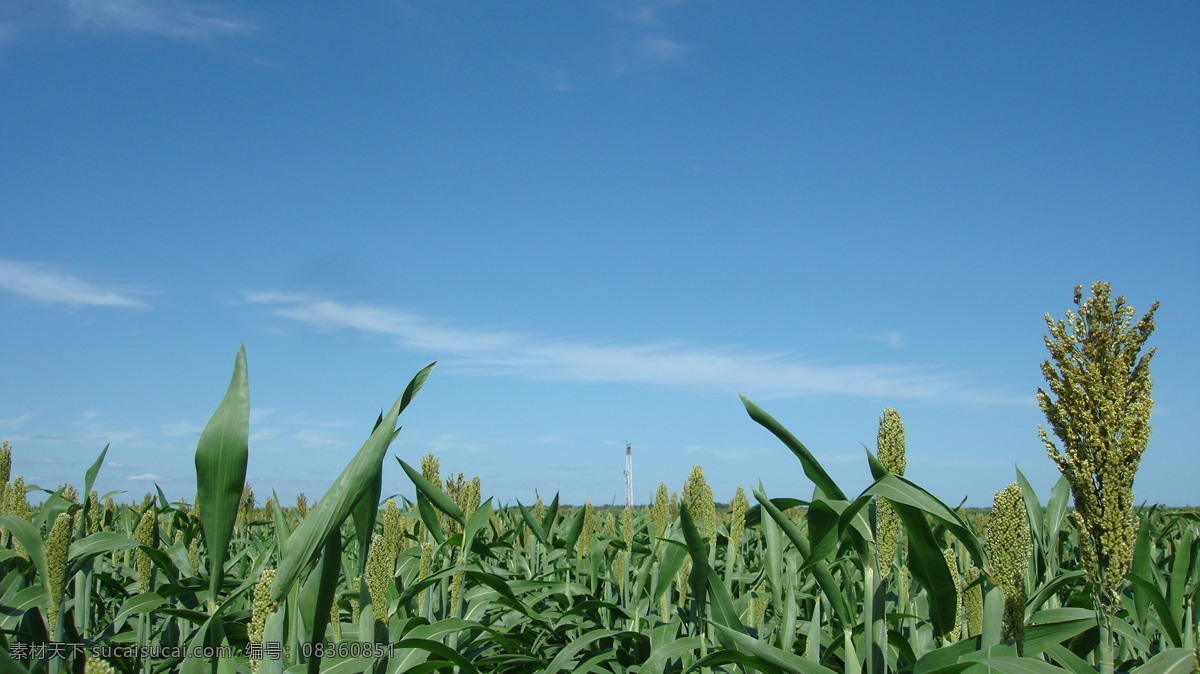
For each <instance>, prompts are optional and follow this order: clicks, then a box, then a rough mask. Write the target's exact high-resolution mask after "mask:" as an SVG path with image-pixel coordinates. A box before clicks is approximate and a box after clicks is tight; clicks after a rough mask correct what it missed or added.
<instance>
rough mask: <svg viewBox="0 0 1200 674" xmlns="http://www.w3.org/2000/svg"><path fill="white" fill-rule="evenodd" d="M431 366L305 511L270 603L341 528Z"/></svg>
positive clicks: (290, 541)
mask: <svg viewBox="0 0 1200 674" xmlns="http://www.w3.org/2000/svg"><path fill="white" fill-rule="evenodd" d="M433 365H434V364H432V363H431V364H430V365H429V366H427V367H426V368H425V369H424V370H421V371H420V372H418V373H417V375H416V376H415V377H413V379H412V381H411V382H409V384H408V387H407V388H406V389H405V391H404V394H403V395H401V396H400V398H399V399H398V400H397V401H396V402H395V404H393V405H392V408H391V409H390V410H388V413H387V416H386V417H385V418H384V421H383V423H382V424H381V425H379V426H378V427H376V429H375V431H374V432H372V433H371V437H369V438H368V439H367V441H366V443H364V444H363V446H362V449H360V450H358V453H357V454H355V455H354V458H352V459H351V460H350V463H349V464H348V465H347V466H346V468H345V469H343V470H342V473H341V475H339V476H338V478H337V479H336V480H334V482H333V484H332V485H331V486H330V487H329V490H328V491H326V492H325V496H324V497H322V498H321V500H320V501H317V505H316V506H315V507H314V508H313V509H312V510H311V511H309V513H308V515H307V516H306V517H305V518H304V520H303V521H302V522H300V524H299V526H297V527H296V530H295V531H293V532H292V535H291V536H290V537H289V538H288V542H287V546H286V549H285V552H284V555H283V559H282V561H281V562H280V564H279V569H278V571H277V573H276V575H275V581H274V582H273V583H272V584H271V600H272V601H276V602H278V601H282V600H283V597H284V596H285V595H286V594H287V593H288V590H289V589H290V588H291V587H292V585H293V584H294V583H295V582H296V578H297V577H298V576H299V574H300V571H301V570H302V569H303V568H304V567H306V566H307V565H308V564H309V562H310V561H311V560H312V559H313V556H314V555H315V554H316V552H317V549H318V548H320V547H321V546H322V545H323V544H324V543H325V541H326V539H327V538H328V537H329V534H330V533H331V532H333V531H335V530H337V529H338V528H339V527H341V526H342V522H344V521H346V517H348V516H349V515H350V511H351V509H352V508H353V507H354V504H355V503H356V502H357V501H358V499H359V497H361V495H362V493H363V492H364V491H365V490H366V489H367V488H368V487H370V485H371V480H373V479H374V476H375V472H376V471H377V470H378V468H379V464H380V462H381V461H383V457H384V455H386V454H387V449H388V446H389V445H391V443H392V441H393V440H394V439H395V438H396V432H397V431H395V430H393V429H395V427H396V419H397V418H398V417H399V416H400V411H401V410H402V409H403V408H404V407H405V406H406V405H407V404H408V402H409V401H411V400H412V397H413V395H415V394H416V392H417V390H419V389H420V388H421V385H422V384H423V383H424V382H425V380H426V379H427V378H428V376H429V371H430V370H431V369H433Z"/></svg>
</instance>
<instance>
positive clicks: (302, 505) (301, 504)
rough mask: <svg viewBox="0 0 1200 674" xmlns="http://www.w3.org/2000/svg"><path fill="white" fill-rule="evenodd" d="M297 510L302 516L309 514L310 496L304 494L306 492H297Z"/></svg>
mask: <svg viewBox="0 0 1200 674" xmlns="http://www.w3.org/2000/svg"><path fill="white" fill-rule="evenodd" d="M296 512H298V513H300V516H301V517H304V516H305V515H307V514H308V497H307V496H305V495H304V492H300V493H299V494H296Z"/></svg>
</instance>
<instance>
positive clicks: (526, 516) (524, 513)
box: [517, 501, 550, 547]
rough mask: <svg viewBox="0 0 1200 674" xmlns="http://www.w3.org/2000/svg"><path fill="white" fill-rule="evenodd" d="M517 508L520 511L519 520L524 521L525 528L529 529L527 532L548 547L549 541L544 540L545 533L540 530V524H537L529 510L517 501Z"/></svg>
mask: <svg viewBox="0 0 1200 674" xmlns="http://www.w3.org/2000/svg"><path fill="white" fill-rule="evenodd" d="M517 508H518V509H519V510H520V511H521V519H522V520H524V521H525V526H527V527H529V530H530V531H532V532H533V535H534V536H535V537H536V538H537V539H538V540H539V541H541V543H542V545H545V546H547V547H549V546H550V539H548V538H546V532H545V531H544V530H543V529H542V523H541V522H538V521H537V518H536V517H534V516H533V513H532V512H531V511H530V510H529V508H526V507H525V506H523V505H521V502H520V501H517Z"/></svg>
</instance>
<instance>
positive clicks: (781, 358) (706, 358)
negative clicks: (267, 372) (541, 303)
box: [243, 292, 1023, 404]
mask: <svg viewBox="0 0 1200 674" xmlns="http://www.w3.org/2000/svg"><path fill="white" fill-rule="evenodd" d="M243 297H244V299H245V301H246V302H248V303H250V304H259V305H264V306H270V307H271V308H272V312H273V313H274V314H275V315H277V316H280V317H282V318H287V319H289V320H292V321H296V322H297V323H301V324H304V325H308V326H310V327H313V328H317V329H320V330H337V329H349V330H357V331H360V332H365V333H370V334H379V335H387V336H390V337H393V338H395V339H397V340H398V341H399V342H400V343H401V344H403V345H404V346H406V347H408V348H411V349H415V350H419V351H425V352H430V353H432V354H434V355H436V356H437V357H439V358H440V359H443V360H444V361H445V362H446V363H447V365H453V366H454V367H456V368H457V369H459V370H466V371H473V372H480V373H484V374H507V375H518V376H526V377H532V378H535V379H542V380H554V381H573V382H586V383H623V384H639V385H647V386H665V387H673V388H684V389H693V390H706V391H741V392H745V393H748V394H751V395H753V396H760V397H764V396H765V397H797V396H817V395H848V396H865V397H883V398H905V399H946V400H958V401H964V402H979V403H991V404H995V403H1001V404H1008V403H1014V402H1016V401H1015V399H1009V398H1003V397H1000V396H998V395H995V394H993V393H991V392H986V391H979V390H974V389H971V388H969V387H967V386H966V385H964V383H963V382H962V378H961V377H958V376H953V375H947V374H941V373H932V372H928V371H925V370H920V369H917V368H913V367H902V366H887V365H883V366H875V365H848V366H837V365H825V364H820V363H813V362H800V361H797V360H795V359H793V358H790V357H788V356H787V355H786V354H752V353H745V352H734V351H731V350H727V349H703V348H694V347H680V346H678V345H673V344H601V343H594V342H580V341H566V340H554V339H546V338H541V337H537V336H533V335H528V334H519V333H510V332H495V331H487V330H479V329H472V328H463V327H455V326H451V325H447V324H445V323H443V322H438V321H434V320H431V319H429V318H426V317H424V316H420V315H417V314H413V313H408V312H402V311H398V310H396V309H392V308H389V307H379V306H371V305H365V304H349V303H344V302H340V301H336V300H331V299H328V298H325V297H320V296H315V295H307V294H297V293H284V292H248V293H244V294H243ZM1022 404H1023V403H1022Z"/></svg>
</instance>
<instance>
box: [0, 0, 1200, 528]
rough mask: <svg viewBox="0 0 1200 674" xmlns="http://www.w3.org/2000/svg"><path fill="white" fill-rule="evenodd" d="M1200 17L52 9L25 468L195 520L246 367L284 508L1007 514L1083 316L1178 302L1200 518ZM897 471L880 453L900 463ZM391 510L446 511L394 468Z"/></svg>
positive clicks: (994, 11)
mask: <svg viewBox="0 0 1200 674" xmlns="http://www.w3.org/2000/svg"><path fill="white" fill-rule="evenodd" d="M1198 119H1200V6H1198V5H1196V4H1195V3H1183V2H1178V3H1171V2H1165V3H1136V4H1135V3H1126V4H1100V5H1091V4H1089V5H1082V4H1071V3H1062V4H1055V5H1046V4H1044V3H922V4H920V5H913V4H911V3H906V4H892V5H868V4H839V5H817V4H809V3H731V2H716V1H701V0H689V1H686V2H684V1H678V2H638V1H590V0H584V1H582V2H571V3H553V4H551V3H520V4H518V6H516V7H514V6H512V4H510V3H454V2H425V1H421V0H414V1H411V2H401V1H398V0H377V1H373V0H368V1H364V2H359V3H352V4H345V3H319V2H286V3H284V2H255V3H233V2H225V1H219V0H218V1H214V2H206V3H199V2H191V1H190V0H49V1H46V0H36V1H35V0H15V2H8V3H6V4H5V6H4V7H3V8H2V9H0V157H3V159H2V161H0V204H3V208H2V209H0V227H2V228H3V233H4V236H3V242H4V243H3V247H2V248H0V311H2V312H3V313H2V315H3V318H4V320H3V324H4V327H3V329H2V330H0V352H3V354H4V358H3V360H2V361H0V380H2V381H3V385H2V386H0V437H2V438H5V439H8V440H9V441H11V443H12V444H13V447H14V463H15V470H16V471H17V472H19V473H21V474H24V475H26V476H27V477H28V478H29V479H30V480H31V481H34V482H36V483H38V484H40V485H42V486H45V487H53V486H55V485H57V484H59V483H61V482H66V481H70V482H74V483H77V484H78V483H81V482H82V477H83V472H84V470H85V469H86V467H87V466H88V465H89V464H90V463H91V461H92V460H94V458H95V456H96V455H97V454H98V453H99V451H100V449H101V448H102V447H103V446H104V445H105V444H106V443H111V447H112V448H111V450H110V452H109V454H108V465H107V466H106V467H105V468H104V470H103V471H102V472H101V475H100V479H99V483H98V485H99V487H100V488H101V489H102V490H118V489H120V490H126V491H127V492H129V494H130V498H137V497H140V495H141V494H143V493H145V492H146V491H148V490H151V489H153V485H154V484H158V485H159V486H161V487H162V489H163V490H164V491H165V492H166V493H167V494H168V495H169V496H172V497H188V498H190V497H191V495H192V494H193V493H194V490H195V478H194V469H193V467H192V466H193V464H192V455H193V452H194V449H195V443H196V439H197V436H198V432H199V430H200V428H202V426H203V425H204V423H205V422H206V421H207V419H208V417H209V415H210V414H211V413H212V411H213V410H214V409H215V407H216V404H217V403H218V402H219V400H220V398H221V395H222V394H223V392H224V389H225V386H226V385H227V383H228V377H229V373H230V370H231V366H232V363H233V357H234V354H235V352H236V350H237V348H238V345H239V344H240V343H243V342H244V343H245V345H246V349H247V353H248V359H249V369H250V386H251V404H252V407H253V413H252V422H251V447H250V466H249V479H250V481H251V482H252V484H253V485H254V487H255V490H256V491H257V492H258V494H259V495H260V497H261V496H262V495H265V494H267V493H269V491H270V489H271V488H274V489H275V490H276V491H277V492H278V493H279V495H280V496H281V497H282V498H283V499H285V500H290V499H292V498H293V497H294V495H295V494H296V493H297V492H300V491H303V492H305V493H307V494H308V496H309V497H310V499H311V498H316V497H318V496H319V495H320V493H321V492H322V491H323V490H324V489H325V488H326V486H327V485H328V484H329V483H330V482H331V481H332V480H333V478H334V477H335V476H336V474H337V473H338V472H339V471H340V470H341V468H342V466H344V465H345V463H346V462H347V461H348V460H349V458H350V456H351V455H352V454H353V453H354V451H356V450H357V449H358V447H359V446H360V445H361V443H362V441H363V440H364V439H365V438H366V436H367V434H368V432H369V430H370V428H371V424H372V423H373V421H374V419H375V416H376V414H377V413H378V412H379V410H380V409H381V408H385V407H387V406H388V405H389V404H390V403H391V402H392V400H394V398H395V397H396V396H397V395H398V394H399V392H400V391H401V390H402V389H403V387H404V385H405V384H406V383H407V382H408V380H409V378H410V377H411V376H412V375H413V374H414V373H415V372H416V371H418V370H419V369H420V368H421V367H423V366H424V365H426V364H427V363H429V362H431V361H434V360H437V361H438V362H439V365H438V367H437V368H436V369H435V371H434V373H433V376H432V377H431V378H430V380H429V382H428V384H427V385H426V388H425V389H424V390H423V391H422V392H421V395H420V396H419V398H418V399H417V400H416V401H415V402H414V404H413V405H412V406H411V407H410V408H409V410H408V411H406V412H405V415H404V417H402V419H401V424H402V425H403V426H404V431H403V433H401V435H400V436H399V438H398V439H397V441H396V443H395V444H394V445H393V449H392V454H394V455H397V456H400V457H401V458H404V459H405V460H406V461H409V462H410V463H415V462H416V461H417V460H419V458H420V456H422V455H424V454H426V453H428V452H430V451H433V452H436V453H437V454H438V455H439V457H440V459H441V461H442V466H443V470H444V471H455V472H457V471H463V472H465V473H467V474H468V475H479V476H480V477H481V478H482V479H483V483H484V491H485V492H486V493H488V494H493V495H495V496H496V497H497V498H498V499H499V500H500V501H504V502H509V503H511V502H513V501H515V500H517V499H520V500H521V501H523V502H526V503H528V502H530V501H532V500H533V499H534V494H535V490H537V491H538V492H539V493H541V494H542V495H545V496H549V495H552V494H553V493H554V492H561V494H562V498H563V500H564V501H565V502H569V503H580V502H582V501H584V500H590V501H592V502H593V503H596V504H600V503H611V502H614V501H615V502H623V494H624V485H623V477H622V468H623V461H624V456H623V454H624V452H623V449H624V446H625V443H626V442H627V441H628V442H632V443H633V445H634V454H635V477H636V494H637V499H638V500H639V501H640V502H645V501H647V500H649V499H650V497H651V496H652V494H653V491H654V488H655V487H656V486H657V484H658V483H659V482H666V483H668V484H669V485H670V486H671V487H672V488H673V489H676V490H678V489H679V488H680V487H681V486H682V484H683V481H684V479H685V478H686V476H687V473H688V471H689V469H690V468H691V466H693V465H696V464H700V465H703V466H704V467H705V470H706V474H707V475H708V476H709V479H710V481H711V482H712V483H713V486H714V490H715V492H716V495H717V497H718V498H719V499H720V500H727V499H728V498H729V496H730V495H732V492H733V490H734V488H735V487H736V486H737V485H746V486H750V485H754V484H756V483H757V482H758V481H760V480H761V481H762V482H763V483H764V484H765V485H766V487H767V490H768V492H769V493H770V494H771V495H773V496H798V497H805V496H807V495H809V494H810V493H811V485H809V484H808V483H807V482H806V480H805V479H804V476H803V474H802V473H801V471H800V466H799V464H798V462H797V461H796V460H795V458H794V457H793V456H792V455H791V454H790V452H788V451H787V450H786V449H785V448H784V447H783V446H782V445H781V444H779V443H778V442H777V441H776V440H775V439H774V438H773V437H772V436H771V435H770V434H768V433H767V432H766V431H765V430H764V429H762V428H761V427H759V426H758V425H757V424H755V423H754V422H753V421H751V420H750V419H749V417H748V416H747V415H746V414H745V412H744V410H743V408H742V406H741V403H740V402H739V400H738V397H737V394H738V393H743V394H745V395H747V396H748V397H750V398H751V399H753V400H755V401H756V402H758V403H759V404H760V405H761V406H763V407H764V409H766V410H767V411H768V412H770V413H772V414H773V415H774V416H775V417H776V418H778V419H779V420H780V421H781V422H783V423H784V424H785V425H786V426H788V427H789V428H790V429H791V430H792V431H793V432H794V433H795V434H796V435H797V436H798V437H799V438H800V439H801V440H803V441H804V442H805V443H806V444H807V445H808V446H809V448H810V449H811V450H813V452H814V453H815V454H816V455H817V456H818V458H819V459H821V460H822V461H823V462H824V463H825V465H826V466H827V467H828V468H829V470H830V471H831V473H832V474H833V475H834V477H835V478H836V479H838V480H839V481H840V482H841V483H842V485H843V487H844V488H845V489H846V490H847V491H851V492H857V491H858V490H861V489H863V488H865V487H866V486H867V485H868V484H869V471H868V468H867V466H866V462H865V460H864V458H863V454H862V447H861V445H862V444H866V445H868V446H871V447H873V446H874V439H875V431H876V424H877V420H878V418H879V416H880V414H881V412H882V410H883V409H884V408H885V407H887V406H892V407H896V408H897V409H899V410H900V411H901V413H902V415H903V417H904V419H905V422H906V425H907V434H908V453H909V457H910V459H909V470H908V474H909V476H910V477H912V478H913V479H914V480H916V481H917V482H918V483H920V484H922V485H924V486H926V487H927V488H929V489H930V490H931V491H933V492H934V493H935V494H936V495H938V496H939V497H941V498H942V499H944V500H946V501H948V502H952V503H958V502H959V501H960V500H962V499H964V498H965V499H967V502H968V503H969V504H972V505H989V504H990V503H991V498H992V494H993V493H994V492H995V491H997V490H999V489H1001V488H1002V487H1003V486H1004V485H1005V484H1007V483H1009V482H1011V481H1012V480H1013V479H1014V467H1019V468H1020V469H1021V470H1022V471H1023V472H1024V473H1025V474H1026V475H1027V476H1028V477H1029V478H1030V480H1031V482H1033V484H1034V486H1035V487H1036V488H1037V489H1038V490H1039V492H1041V493H1042V494H1043V496H1045V495H1046V493H1047V492H1048V490H1049V488H1050V486H1051V485H1052V484H1053V483H1054V481H1055V479H1056V478H1057V470H1056V469H1055V467H1054V466H1053V464H1052V462H1051V461H1050V460H1049V459H1048V458H1047V457H1046V456H1045V452H1044V450H1043V448H1042V447H1041V445H1040V443H1039V441H1038V438H1037V425H1038V423H1040V422H1042V418H1041V413H1040V412H1039V410H1038V409H1037V407H1036V404H1035V403H1034V397H1033V394H1034V392H1035V391H1036V390H1037V388H1038V386H1039V385H1040V384H1041V383H1042V380H1041V375H1040V372H1039V369H1038V366H1039V363H1040V362H1041V360H1042V358H1043V357H1044V353H1045V352H1044V348H1043V346H1042V343H1041V338H1042V335H1043V333H1044V331H1045V330H1044V327H1045V326H1044V323H1043V318H1042V317H1043V315H1044V314H1046V313H1050V314H1052V315H1054V316H1061V315H1062V314H1063V312H1065V311H1066V310H1067V309H1068V308H1071V306H1072V305H1071V293H1072V288H1073V286H1075V285H1076V284H1084V285H1087V284H1090V283H1091V282H1092V281H1095V280H1106V281H1110V282H1111V283H1112V284H1113V286H1114V288H1115V290H1116V291H1117V292H1118V293H1121V294H1124V295H1126V296H1127V297H1128V299H1129V302H1130V303H1131V304H1132V305H1133V306H1135V307H1137V308H1138V309H1139V310H1145V309H1146V308H1148V307H1149V305H1150V303H1151V302H1153V301H1155V300H1159V301H1161V303H1162V308H1161V310H1160V311H1159V314H1158V323H1159V327H1158V330H1157V331H1156V332H1155V334H1154V336H1153V338H1152V340H1151V343H1152V344H1153V345H1155V346H1157V347H1159V352H1158V354H1157V355H1156V356H1155V359H1154V365H1153V373H1154V379H1155V382H1156V383H1155V389H1154V390H1155V396H1154V397H1155V399H1156V401H1157V405H1156V407H1155V416H1154V418H1153V426H1154V434H1153V437H1152V440H1151V444H1150V448H1149V449H1148V450H1147V453H1146V455H1145V456H1144V458H1143V461H1142V465H1141V470H1140V472H1139V476H1138V480H1137V485H1136V491H1137V498H1138V499H1139V500H1142V501H1150V502H1163V503H1167V504H1171V505H1184V504H1193V505H1195V504H1200V487H1198V486H1197V481H1196V480H1195V479H1194V478H1195V476H1196V475H1200V452H1198V451H1197V449H1198V447H1197V441H1196V433H1195V429H1194V426H1195V424H1194V421H1195V419H1196V414H1195V410H1196V409H1198V408H1200V395H1198V394H1197V389H1196V382H1197V381H1198V380H1200V360H1198V358H1197V355H1196V354H1197V350H1198V349H1197V347H1198V346H1200V344H1198V343H1197V338H1196V335H1197V334H1200V319H1198V316H1200V296H1198V294H1197V291H1196V288H1197V287H1200V273H1198V272H1197V264H1196V260H1197V258H1198V257H1200V245H1198V244H1200V226H1198V225H1200V222H1198V217H1197V214H1198V213H1200V187H1198V186H1200V124H1198V123H1197V120H1198ZM860 443H861V444H860ZM384 490H385V492H387V493H405V494H409V493H411V492H412V487H411V485H410V484H408V483H407V481H406V479H405V478H404V475H403V473H402V472H401V471H400V470H399V467H398V465H397V464H396V463H395V461H394V460H392V459H391V458H389V459H388V460H387V464H386V466H385V485H384Z"/></svg>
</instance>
